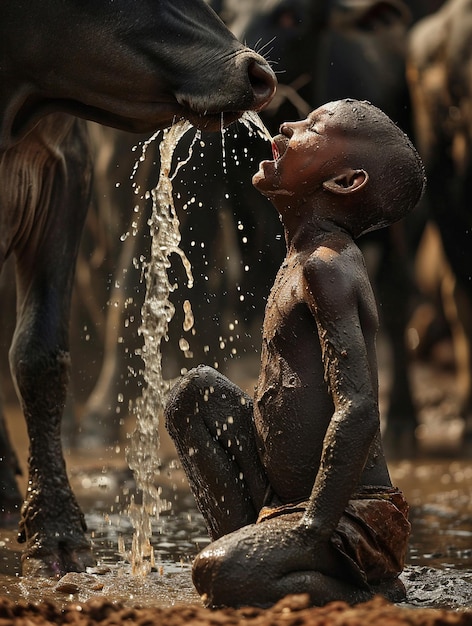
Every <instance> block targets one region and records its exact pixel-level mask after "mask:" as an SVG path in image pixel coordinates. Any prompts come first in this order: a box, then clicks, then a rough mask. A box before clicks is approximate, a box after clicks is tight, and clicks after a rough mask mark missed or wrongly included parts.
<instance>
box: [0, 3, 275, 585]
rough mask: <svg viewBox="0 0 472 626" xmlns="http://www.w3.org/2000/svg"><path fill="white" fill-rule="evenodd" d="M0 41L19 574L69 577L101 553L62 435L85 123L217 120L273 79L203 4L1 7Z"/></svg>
mask: <svg viewBox="0 0 472 626" xmlns="http://www.w3.org/2000/svg"><path fill="white" fill-rule="evenodd" d="M0 41H1V43H0V46H1V57H0V59H1V60H0V82H1V84H2V91H1V94H0V181H1V185H2V194H1V199H0V226H1V231H0V232H1V237H0V266H1V265H3V263H4V262H5V261H6V259H7V258H8V257H10V256H11V255H14V257H15V261H16V283H17V323H16V329H15V333H14V337H13V341H12V345H11V348H10V367H11V370H12V376H13V378H14V382H15V386H16V390H17V393H18V396H19V398H20V402H21V406H22V409H23V412H24V416H25V419H26V424H27V430H28V435H29V440H30V451H29V459H28V491H27V495H26V499H25V501H24V502H23V505H22V508H21V520H20V529H19V541H20V542H23V543H25V548H24V550H23V554H22V571H23V574H25V575H37V576H40V575H45V576H61V575H62V574H64V573H65V572H68V571H83V570H85V568H86V567H87V566H88V565H91V564H92V563H93V562H94V559H93V554H92V551H91V546H90V543H89V541H88V540H87V537H86V534H85V533H86V526H85V522H84V516H83V513H82V511H81V509H80V507H79V505H78V502H77V500H76V498H75V496H74V494H73V492H72V490H71V487H70V484H69V481H68V477H67V472H66V468H65V462H64V457H63V451H62V447H61V439H60V431H61V416H62V411H63V407H64V403H65V398H66V390H67V384H68V379H69V370H70V358H69V339H68V320H69V313H70V296H71V287H72V283H73V277H74V268H75V259H76V255H77V250H78V246H79V241H80V236H81V231H82V227H83V223H84V220H85V216H86V212H87V206H88V202H89V197H90V184H91V177H92V163H91V159H90V153H89V146H88V136H87V132H86V129H85V122H84V121H83V120H84V119H89V120H93V121H96V122H99V123H102V124H106V125H109V126H113V127H116V128H121V129H123V130H126V131H130V132H135V133H144V132H150V131H155V130H156V129H160V128H164V127H167V126H169V125H171V124H172V123H173V121H174V120H176V119H180V118H186V119H188V120H190V121H191V122H192V123H193V124H194V125H196V126H197V127H199V128H205V129H218V128H220V127H221V124H224V125H226V124H229V123H230V122H232V121H234V120H236V119H237V118H239V117H240V115H241V114H242V112H243V111H245V110H247V109H255V110H257V109H260V108H261V107H263V106H264V105H265V104H266V103H267V102H268V101H269V100H270V98H271V97H272V95H273V93H274V91H275V85H276V80H275V76H274V73H273V72H272V70H271V69H270V67H269V65H268V64H267V62H266V61H265V60H264V59H263V58H262V57H261V56H259V55H257V54H255V53H254V52H253V51H251V50H249V49H248V48H247V47H245V46H244V45H242V44H241V43H239V42H238V41H237V40H236V38H235V37H234V36H233V35H232V34H231V33H230V32H229V31H228V30H227V28H226V27H225V26H224V24H223V23H222V22H221V21H220V20H219V18H218V17H217V16H216V15H215V13H214V12H213V11H212V10H211V9H210V8H209V7H208V6H207V5H206V3H205V2H204V1H203V0H193V1H192V2H187V1H186V0H159V1H154V0H139V1H134V2H131V1H130V0H94V2H83V1H78V0H45V1H44V2H41V3H26V2H11V3H2V7H1V9H0ZM2 435H4V429H3V428H0V438H1V437H2ZM6 446H7V442H6V441H5V435H4V436H3V440H0V450H1V451H2V452H4V450H5V449H6ZM2 462H3V464H2V469H1V478H2V484H4V485H7V487H8V488H9V491H8V490H7V492H6V493H5V492H2V494H1V495H0V498H1V501H0V507H1V511H2V514H3V515H4V516H9V515H11V514H12V513H14V511H15V510H16V508H17V507H18V494H15V492H14V489H13V487H12V485H13V482H12V475H13V472H14V471H15V469H16V468H15V464H14V461H13V457H12V455H8V454H6V455H5V456H4V458H3V459H2ZM12 489H13V492H12Z"/></svg>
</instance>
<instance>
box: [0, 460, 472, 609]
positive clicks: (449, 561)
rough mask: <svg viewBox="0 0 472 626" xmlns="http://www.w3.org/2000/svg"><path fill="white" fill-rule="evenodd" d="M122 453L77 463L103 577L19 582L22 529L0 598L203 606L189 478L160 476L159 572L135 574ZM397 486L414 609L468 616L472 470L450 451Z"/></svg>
mask: <svg viewBox="0 0 472 626" xmlns="http://www.w3.org/2000/svg"><path fill="white" fill-rule="evenodd" d="M124 457H125V455H124V450H122V449H113V450H102V451H99V452H97V453H96V454H94V455H93V456H86V455H78V454H69V455H68V468H69V473H70V476H71V482H72V485H73V488H74V490H75V492H76V494H77V496H78V498H79V501H80V503H81V505H82V507H83V509H84V511H85V514H86V520H87V524H88V528H89V532H90V536H91V539H92V542H93V546H94V552H95V555H96V558H97V567H96V568H95V569H93V570H89V572H88V573H87V574H68V575H67V576H66V577H65V578H63V579H61V580H60V581H57V580H45V579H38V580H35V579H23V578H22V577H21V576H19V571H20V549H21V546H20V545H19V544H17V542H16V532H15V530H14V529H0V589H1V593H2V595H5V596H7V597H9V598H11V599H12V600H19V599H21V598H22V599H26V600H28V601H32V602H38V601H40V600H52V601H54V602H55V603H58V604H60V605H65V604H66V603H68V602H70V601H81V602H82V601H85V600H87V599H90V598H93V597H94V596H97V595H98V596H106V597H107V598H108V599H110V600H112V601H117V602H121V603H123V604H125V605H133V606H137V605H139V606H160V607H169V606H172V605H174V604H182V603H183V604H186V603H188V604H190V603H195V602H197V603H198V602H199V598H198V596H197V594H196V592H195V591H194V589H193V586H192V582H191V573H190V570H191V561H192V558H193V557H194V556H195V554H196V553H197V552H198V551H199V550H200V549H201V548H202V547H203V546H204V545H206V543H207V542H208V537H207V534H206V530H205V527H204V524H203V520H202V518H201V516H200V514H199V512H198V511H197V510H196V508H195V505H194V503H193V499H192V496H191V494H190V493H189V490H188V486H187V482H186V479H185V477H184V475H183V472H182V471H181V470H180V468H178V467H177V466H176V463H175V461H173V460H171V461H167V462H166V463H165V464H164V465H163V466H162V467H161V473H160V483H161V485H160V486H161V487H162V499H163V504H164V506H163V508H164V510H163V511H162V512H161V514H160V516H159V519H158V520H157V521H155V522H153V534H152V540H151V542H152V546H153V549H154V554H155V560H156V563H155V567H154V568H153V570H152V571H151V573H150V574H149V575H147V576H136V575H132V573H131V565H130V559H129V558H128V557H129V552H128V551H129V550H130V546H131V541H132V536H133V526H132V523H131V521H130V519H129V518H128V516H127V513H126V511H127V504H128V502H129V497H130V494H131V493H133V489H134V481H133V476H132V472H131V471H130V470H129V469H128V468H127V465H126V462H125V458H124ZM390 470H391V474H392V478H393V481H394V482H395V484H397V485H398V486H399V487H400V488H402V489H403V490H404V492H405V494H406V496H407V499H408V501H409V503H410V506H411V512H410V519H411V522H412V529H413V530H412V537H411V542H410V549H409V554H408V560H407V567H406V569H405V572H404V574H403V580H404V582H405V584H406V586H407V589H408V601H407V603H406V605H407V606H410V607H434V608H449V609H460V608H465V607H470V606H472V463H470V461H469V460H468V459H466V458H464V457H462V458H461V456H460V455H458V454H455V455H452V454H451V453H450V450H446V455H445V456H440V455H439V454H438V453H437V450H424V452H423V453H422V454H420V456H419V457H418V458H415V459H402V460H394V461H391V462H390Z"/></svg>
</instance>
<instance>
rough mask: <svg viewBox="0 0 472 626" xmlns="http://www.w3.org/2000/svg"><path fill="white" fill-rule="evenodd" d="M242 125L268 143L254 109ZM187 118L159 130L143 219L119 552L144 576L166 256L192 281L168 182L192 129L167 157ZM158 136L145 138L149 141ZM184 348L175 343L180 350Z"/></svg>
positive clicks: (155, 492) (163, 384) (153, 493)
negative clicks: (128, 531) (156, 171)
mask: <svg viewBox="0 0 472 626" xmlns="http://www.w3.org/2000/svg"><path fill="white" fill-rule="evenodd" d="M241 120H242V122H243V124H244V125H245V126H246V127H247V129H248V130H249V131H250V132H251V133H252V132H254V129H253V127H255V128H256V132H257V133H258V134H259V136H260V137H262V138H263V139H265V140H268V141H270V142H272V137H271V135H270V133H269V131H268V130H267V128H266V127H265V126H264V124H263V122H262V120H261V119H260V117H259V116H258V115H257V113H255V112H253V111H251V112H246V113H245V114H244V115H243V116H242V118H241ZM192 128H193V127H192V125H191V124H190V122H188V121H186V120H182V121H179V122H177V123H176V124H174V125H173V126H172V127H170V128H168V129H166V130H164V131H163V132H162V138H161V140H160V145H159V152H160V175H159V181H158V184H157V187H156V188H155V189H153V190H152V191H151V195H152V201H153V202H152V215H151V218H150V220H149V227H150V234H151V238H152V243H151V251H150V260H149V261H148V262H147V263H146V264H145V266H144V268H143V269H144V272H145V278H146V296H145V301H144V305H143V308H142V311H141V315H142V323H141V326H140V328H139V333H140V334H141V335H142V336H143V339H144V346H143V348H142V350H141V352H140V355H141V357H142V359H143V362H144V386H143V392H142V395H141V397H140V398H139V399H138V401H137V402H136V405H135V411H134V413H135V416H136V428H135V430H134V432H133V433H132V436H131V438H130V444H129V446H128V450H127V462H128V465H129V467H130V469H131V470H132V471H133V474H134V479H135V482H136V489H137V491H138V492H139V494H140V502H139V503H138V502H136V499H135V497H134V496H132V497H131V503H130V506H129V510H128V514H129V517H130V519H131V521H132V524H133V527H134V535H133V540H132V546H131V551H130V552H129V553H128V554H127V552H126V547H125V545H124V544H122V545H121V551H122V552H123V554H124V555H126V556H127V558H128V559H129V560H130V562H131V564H132V572H133V574H136V575H141V576H145V575H147V574H149V572H150V571H151V569H152V568H153V567H154V565H155V558H154V551H153V547H152V545H151V536H152V520H153V519H158V518H159V515H160V513H161V512H162V511H163V510H165V509H166V506H167V503H166V502H165V500H163V499H162V498H161V493H160V489H159V487H157V486H156V485H158V484H159V474H160V459H159V419H160V418H161V416H162V412H163V408H164V405H165V400H166V396H167V392H168V389H169V383H168V381H166V380H165V379H164V377H163V372H162V355H161V342H162V340H163V339H165V338H166V337H167V333H168V327H169V324H170V322H171V320H172V318H173V316H174V313H175V309H174V306H173V304H172V303H171V302H170V300H169V295H170V294H171V292H172V291H173V290H174V289H176V288H177V285H172V284H171V283H170V282H169V277H168V274H167V270H168V269H169V268H170V266H171V262H170V256H171V255H172V254H177V255H178V256H179V257H180V259H181V261H182V263H183V266H184V268H185V271H186V275H187V282H188V286H189V287H191V286H192V284H193V277H192V269H191V266H190V263H189V261H188V259H187V257H186V255H185V252H184V251H183V250H182V249H181V248H180V246H179V244H180V240H181V235H180V222H179V218H178V216H177V213H176V210H175V206H174V199H173V184H172V181H173V179H174V178H175V176H176V175H177V173H178V171H179V169H180V168H181V167H183V166H184V165H185V164H186V163H187V162H188V160H189V159H190V158H191V156H192V152H193V146H194V144H195V142H196V141H197V140H198V139H199V138H200V133H199V132H198V131H196V132H195V136H194V139H193V141H192V143H191V145H190V149H189V154H188V157H187V158H186V159H184V160H181V161H179V162H178V164H177V165H176V166H175V169H174V171H173V172H172V160H173V156H174V151H175V148H176V146H177V145H178V143H179V141H180V140H181V139H182V137H183V136H184V135H185V134H186V133H187V132H188V131H190V130H191V129H192ZM221 136H222V150H223V168H225V167H226V163H225V150H224V146H225V129H224V127H223V125H222V128H221ZM157 137H158V134H156V135H154V136H153V137H152V138H151V139H150V140H149V141H154V140H155V139H156V138H157ZM148 145H149V142H146V143H145V144H144V146H143V151H142V155H141V157H140V159H139V160H138V161H137V162H136V165H135V168H134V171H133V174H134V173H135V172H136V170H137V168H138V167H139V163H140V162H142V161H143V160H144V158H145V155H146V151H147V148H148ZM184 311H185V320H184V330H189V329H190V328H191V327H192V325H193V313H192V309H191V304H190V302H188V301H186V303H185V304H184ZM187 348H188V347H187V346H181V349H183V350H184V351H185V349H187Z"/></svg>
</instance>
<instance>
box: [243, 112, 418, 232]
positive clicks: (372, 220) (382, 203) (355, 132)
mask: <svg viewBox="0 0 472 626" xmlns="http://www.w3.org/2000/svg"><path fill="white" fill-rule="evenodd" d="M280 132H281V134H280V135H278V136H277V137H276V138H275V144H276V146H277V149H276V150H275V153H276V152H277V151H279V153H280V155H279V158H275V159H274V161H264V162H263V163H261V166H260V169H259V171H258V172H257V173H256V174H255V176H254V178H253V183H254V185H255V186H256V188H257V189H259V191H261V192H262V193H263V194H265V195H267V196H269V197H270V198H271V199H272V200H273V201H274V203H275V204H276V205H277V198H278V197H280V199H282V198H286V201H285V204H286V205H287V206H289V205H291V204H292V202H293V203H294V204H295V205H296V204H298V202H299V201H300V200H301V201H303V200H306V199H308V198H309V197H310V196H311V195H312V194H313V193H319V194H321V196H320V198H321V200H322V201H325V205H326V206H329V207H330V210H331V212H332V213H333V218H335V219H337V220H339V219H341V221H344V222H346V226H348V227H349V228H350V229H351V230H352V232H353V234H354V235H355V236H358V235H360V234H362V233H364V232H367V231H369V230H375V229H377V228H381V227H382V226H386V225H388V224H392V223H393V222H395V221H397V220H399V219H400V218H402V217H404V216H405V215H407V214H408V213H409V212H410V211H411V210H412V209H413V208H414V207H415V206H416V204H417V203H418V201H419V200H420V198H421V195H422V193H423V189H424V184H425V176H424V168H423V164H422V162H421V159H420V157H419V156H418V153H417V152H416V150H415V148H414V147H413V145H412V144H411V142H410V141H409V139H408V138H407V136H406V135H405V134H404V133H403V132H402V131H401V130H400V129H399V128H398V126H396V125H395V124H394V123H393V122H392V121H391V120H390V118H389V117H388V116H387V115H385V113H383V112H382V111H381V110H380V109H378V108H377V107H375V106H373V105H372V104H370V103H368V102H361V101H357V100H339V101H336V102H329V103H328V104H325V105H323V106H321V107H319V108H318V109H316V110H315V111H313V112H312V113H310V115H309V116H308V117H307V119H306V120H301V121H299V122H291V123H285V124H282V126H281V127H280ZM274 157H277V154H274ZM287 196H289V198H290V199H291V200H290V199H289V198H287ZM287 201H288V202H287Z"/></svg>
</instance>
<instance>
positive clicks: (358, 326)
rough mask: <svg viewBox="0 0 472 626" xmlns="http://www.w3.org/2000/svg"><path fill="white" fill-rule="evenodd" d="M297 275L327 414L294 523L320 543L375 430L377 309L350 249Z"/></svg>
mask: <svg viewBox="0 0 472 626" xmlns="http://www.w3.org/2000/svg"><path fill="white" fill-rule="evenodd" d="M304 277H305V281H306V284H305V288H306V290H307V294H306V295H307V302H308V304H309V306H310V309H311V310H312V312H313V314H314V316H315V319H316V323H317V327H318V334H319V337H320V342H321V348H322V357H323V364H324V369H325V379H326V382H327V383H328V387H329V390H330V393H331V395H332V399H333V403H334V414H333V416H332V419H331V422H330V424H329V426H328V429H327V432H326V436H325V439H324V444H323V452H322V457H321V463H320V468H319V471H318V473H317V476H316V479H315V483H314V486H313V490H312V493H311V496H310V500H309V504H308V507H307V509H306V512H305V515H304V517H303V519H302V521H301V526H303V527H305V528H307V529H310V534H311V531H314V535H315V536H316V537H318V539H320V540H323V539H327V538H328V537H330V536H331V534H332V532H333V530H334V529H335V528H336V526H337V524H338V522H339V519H340V517H341V515H342V514H343V512H344V509H345V508H346V505H347V503H348V500H349V499H350V497H351V496H352V493H353V491H355V489H356V487H357V486H358V483H359V479H360V476H361V473H362V470H363V469H364V465H365V463H366V460H367V458H368V454H369V449H370V447H371V444H372V441H373V439H374V438H375V436H376V434H377V432H378V429H379V412H378V395H377V394H378V390H377V372H372V371H371V369H372V364H373V363H375V364H376V360H375V354H373V355H369V354H368V350H369V349H370V350H371V351H372V350H374V337H375V332H376V330H377V310H376V306H375V301H374V300H373V298H372V292H371V289H370V283H369V281H368V278H367V275H366V271H365V267H364V263H363V259H362V257H361V253H360V251H359V250H358V249H357V247H350V246H348V249H346V248H345V249H344V251H342V252H339V253H338V252H334V251H333V250H331V249H329V248H322V249H319V250H318V251H317V252H316V253H315V254H314V255H312V257H310V259H309V261H308V262H307V263H306V265H305V267H304ZM360 299H362V302H361V301H360ZM361 310H362V314H361V313H360V311H361ZM366 313H367V315H366ZM361 317H362V319H361ZM366 332H368V333H369V340H368V341H367V342H366V336H365V333H366ZM368 346H370V348H369V347H368ZM375 367H376V365H375Z"/></svg>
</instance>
